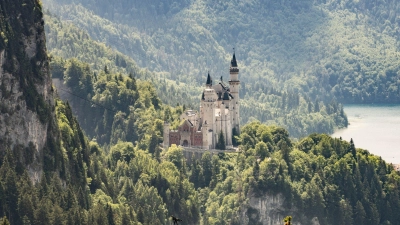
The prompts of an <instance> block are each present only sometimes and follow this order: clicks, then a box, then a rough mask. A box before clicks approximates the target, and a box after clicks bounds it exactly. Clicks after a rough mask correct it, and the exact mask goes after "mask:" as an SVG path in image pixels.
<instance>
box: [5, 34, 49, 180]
mask: <svg viewBox="0 0 400 225" xmlns="http://www.w3.org/2000/svg"><path fill="white" fill-rule="evenodd" d="M34 30H35V29H32V31H34ZM22 40H23V45H24V50H25V54H26V57H27V60H37V62H36V66H39V68H40V73H41V75H42V76H41V77H42V82H38V83H35V84H34V87H31V88H35V89H36V91H37V93H38V94H39V95H40V96H42V97H43V99H44V101H45V102H46V103H47V104H48V105H49V106H53V105H54V103H53V102H54V101H53V94H52V91H51V89H52V88H51V79H50V73H49V69H48V66H47V65H48V62H47V57H45V60H46V61H44V62H43V61H40V59H37V58H36V57H35V55H36V51H37V50H38V49H37V48H38V47H37V43H38V42H40V41H42V42H43V41H45V36H44V33H43V34H42V35H38V34H37V32H32V35H31V36H29V37H25V36H23V37H22ZM7 63H11V62H10V61H7V56H6V51H5V50H0V141H1V142H2V143H3V151H4V150H5V149H4V147H6V148H9V149H10V150H12V149H13V148H14V146H15V145H20V146H23V147H28V146H29V144H30V143H31V146H32V144H33V146H34V147H35V150H36V152H35V154H34V159H33V163H31V164H30V165H27V168H28V171H29V173H30V177H31V179H32V181H33V182H36V181H38V180H39V179H40V177H41V173H42V170H41V166H40V164H41V157H42V149H43V147H44V146H45V144H46V141H47V135H48V133H47V132H48V131H47V130H48V129H47V127H48V123H43V122H41V121H40V119H39V116H38V114H37V113H36V112H34V111H32V110H29V109H28V107H27V102H26V100H25V98H24V96H23V90H21V85H20V83H19V82H20V78H19V76H18V75H16V74H11V73H9V72H7V71H5V70H4V66H5V65H6V64H7ZM14 64H15V65H16V68H17V70H18V69H20V68H19V64H21V63H20V62H17V61H16V60H15V59H14ZM19 72H20V73H21V72H22V73H24V71H19ZM0 150H1V149H0Z"/></svg>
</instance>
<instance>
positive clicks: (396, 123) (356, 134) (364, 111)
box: [332, 105, 400, 164]
mask: <svg viewBox="0 0 400 225" xmlns="http://www.w3.org/2000/svg"><path fill="white" fill-rule="evenodd" d="M344 111H345V112H346V114H347V118H348V119H349V123H350V125H349V126H348V128H345V129H342V130H338V131H336V132H335V133H334V134H333V135H332V136H333V137H342V138H343V140H347V141H350V138H353V141H354V144H355V146H356V148H363V149H366V150H368V151H369V152H370V153H372V154H374V155H379V156H382V158H383V159H384V160H386V162H389V163H394V164H400V105H345V106H344Z"/></svg>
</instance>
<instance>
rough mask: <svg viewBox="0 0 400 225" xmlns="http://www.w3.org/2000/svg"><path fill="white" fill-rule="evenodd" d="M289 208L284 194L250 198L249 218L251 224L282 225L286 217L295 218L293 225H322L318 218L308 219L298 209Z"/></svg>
mask: <svg viewBox="0 0 400 225" xmlns="http://www.w3.org/2000/svg"><path fill="white" fill-rule="evenodd" d="M289 208H290V207H287V204H285V197H284V196H283V195H282V194H274V195H272V194H264V195H262V196H257V197H255V196H252V197H250V198H249V205H248V210H247V216H248V217H249V219H250V222H251V223H249V224H260V225H281V224H283V220H284V218H285V217H286V216H288V215H291V216H293V220H294V222H293V223H292V224H293V225H320V223H319V221H318V218H316V217H315V218H312V219H310V218H306V217H304V216H303V215H301V214H300V213H299V212H300V211H301V210H298V209H296V208H291V209H289Z"/></svg>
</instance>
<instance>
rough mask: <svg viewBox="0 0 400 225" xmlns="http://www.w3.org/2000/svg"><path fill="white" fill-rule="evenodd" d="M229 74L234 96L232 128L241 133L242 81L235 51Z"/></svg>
mask: <svg viewBox="0 0 400 225" xmlns="http://www.w3.org/2000/svg"><path fill="white" fill-rule="evenodd" d="M229 74H230V80H229V88H230V93H231V94H232V96H233V99H232V101H231V104H232V105H231V109H232V112H233V115H232V116H231V124H232V128H235V129H236V133H237V134H239V133H240V124H239V118H240V115H239V109H240V103H239V88H240V81H239V69H238V65H237V62H236V56H235V52H234V53H233V57H232V60H231V66H230V68H229Z"/></svg>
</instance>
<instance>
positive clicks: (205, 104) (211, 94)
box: [201, 74, 217, 146]
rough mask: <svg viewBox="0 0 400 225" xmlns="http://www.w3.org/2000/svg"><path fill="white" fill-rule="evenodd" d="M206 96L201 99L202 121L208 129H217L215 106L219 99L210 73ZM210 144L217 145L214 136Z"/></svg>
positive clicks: (205, 91)
mask: <svg viewBox="0 0 400 225" xmlns="http://www.w3.org/2000/svg"><path fill="white" fill-rule="evenodd" d="M203 94H204V96H203V97H202V100H201V110H202V112H203V115H202V123H203V124H205V123H207V124H208V125H207V126H208V129H211V130H212V131H215V130H216V126H215V125H216V124H215V113H214V112H215V107H216V101H217V94H216V92H215V90H214V89H213V87H212V78H211V76H210V74H208V76H207V82H206V88H205V89H204V92H203ZM208 145H212V146H215V138H214V137H213V138H212V140H208Z"/></svg>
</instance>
